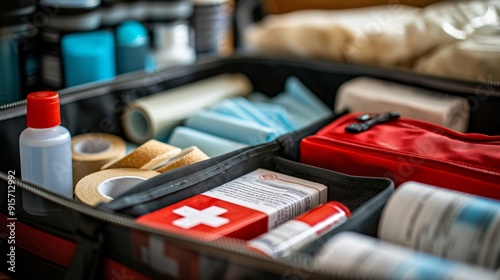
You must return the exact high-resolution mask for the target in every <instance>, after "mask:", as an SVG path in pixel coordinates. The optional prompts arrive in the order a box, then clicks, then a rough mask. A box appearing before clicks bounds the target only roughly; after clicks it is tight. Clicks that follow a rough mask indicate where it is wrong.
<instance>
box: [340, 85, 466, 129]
mask: <svg viewBox="0 0 500 280" xmlns="http://www.w3.org/2000/svg"><path fill="white" fill-rule="evenodd" d="M345 109H347V110H350V111H351V112H364V113H383V112H387V111H395V112H398V113H400V114H401V116H403V117H406V118H414V119H419V120H422V121H427V122H431V123H434V124H437V125H441V126H444V127H448V128H450V129H453V130H456V131H459V132H465V131H467V128H468V125H469V103H468V101H467V98H464V97H458V96H452V95H447V94H443V93H440V92H436V91H430V90H425V89H421V88H417V87H411V86H407V85H403V84H399V83H394V82H389V81H384V80H378V79H373V78H369V77H358V78H354V79H352V80H350V81H348V82H346V83H344V84H343V85H342V86H340V88H339V90H338V92H337V97H336V99H335V111H337V112H341V111H343V110H345Z"/></svg>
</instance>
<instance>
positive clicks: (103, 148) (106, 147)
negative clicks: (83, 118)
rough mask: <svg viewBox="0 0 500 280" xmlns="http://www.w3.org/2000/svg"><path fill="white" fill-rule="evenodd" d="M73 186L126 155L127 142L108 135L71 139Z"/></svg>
mask: <svg viewBox="0 0 500 280" xmlns="http://www.w3.org/2000/svg"><path fill="white" fill-rule="evenodd" d="M71 146H72V152H71V154H72V162H73V186H76V184H77V183H78V181H80V179H82V178H83V177H85V176H87V175H89V174H91V173H94V172H97V171H99V170H100V169H101V166H103V165H104V164H106V163H108V162H110V161H113V160H116V159H118V158H120V157H123V156H124V155H125V150H126V149H125V146H126V145H125V141H124V140H123V139H122V138H120V137H118V136H115V135H112V134H106V133H86V134H80V135H76V136H74V137H73V138H72V139H71Z"/></svg>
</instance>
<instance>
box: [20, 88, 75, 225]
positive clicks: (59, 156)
mask: <svg viewBox="0 0 500 280" xmlns="http://www.w3.org/2000/svg"><path fill="white" fill-rule="evenodd" d="M26 119H27V122H26V123H27V126H28V128H26V129H25V130H24V131H23V132H22V133H21V135H20V137H19V148H20V155H21V178H22V179H23V180H24V181H27V182H31V183H33V184H36V185H38V186H40V187H43V188H45V189H47V190H49V191H51V192H53V193H56V194H59V195H61V196H63V197H66V198H69V199H72V198H73V171H72V163H71V134H70V133H69V131H68V130H67V129H66V128H65V127H63V126H61V125H60V124H61V118H60V106H59V95H58V94H57V93H56V92H51V91H41V92H34V93H30V94H28V97H27V117H26ZM23 208H24V210H25V211H27V212H29V213H31V214H36V215H45V214H48V213H49V212H50V210H51V209H49V205H46V204H45V203H44V201H43V200H42V199H41V198H39V197H36V196H35V195H33V194H31V193H29V192H23Z"/></svg>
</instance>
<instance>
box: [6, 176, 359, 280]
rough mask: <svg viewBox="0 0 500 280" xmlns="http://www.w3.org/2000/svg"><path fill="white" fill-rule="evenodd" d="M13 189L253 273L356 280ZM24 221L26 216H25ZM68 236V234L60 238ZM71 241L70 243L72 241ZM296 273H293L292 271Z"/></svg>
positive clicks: (230, 242)
mask: <svg viewBox="0 0 500 280" xmlns="http://www.w3.org/2000/svg"><path fill="white" fill-rule="evenodd" d="M0 179H1V180H3V181H5V182H7V181H8V180H9V179H8V175H7V174H6V173H4V172H2V171H0ZM14 185H15V186H16V187H18V188H20V189H22V190H26V191H29V192H31V193H33V194H35V195H37V196H40V197H42V198H44V199H47V200H49V201H52V202H54V203H57V204H59V205H61V206H64V207H66V208H68V209H71V210H74V211H77V212H79V213H81V214H84V215H86V216H89V217H91V218H93V219H97V220H99V221H103V222H106V223H112V224H115V225H117V226H121V227H124V228H127V229H129V230H138V231H142V232H145V233H148V234H154V235H158V236H161V237H164V238H166V239H165V240H171V241H175V242H176V243H177V242H178V243H177V244H179V245H182V246H183V247H184V248H186V249H188V250H189V249H190V248H191V250H194V251H195V252H197V253H198V254H205V252H206V253H209V254H212V256H215V257H217V256H220V258H221V259H222V260H224V261H227V262H230V260H232V259H237V260H239V261H241V260H244V261H245V262H244V263H245V264H248V265H249V266H250V267H251V268H252V269H259V268H268V269H269V270H262V271H265V272H272V273H282V272H283V271H285V270H286V271H291V269H295V270H298V271H299V272H302V273H307V274H308V276H312V279H331V277H334V278H338V279H355V278H353V276H351V275H347V274H345V273H335V274H332V273H328V275H326V274H322V273H320V272H318V271H313V270H312V269H310V265H311V259H310V258H308V257H304V256H295V257H294V258H291V259H281V260H280V259H270V258H269V257H265V256H262V255H260V254H257V253H253V252H252V251H250V250H247V249H246V247H245V241H242V240H236V239H231V238H222V239H219V240H215V241H212V242H206V241H200V238H199V237H200V236H201V235H199V234H196V233H192V234H186V235H185V236H181V235H176V234H173V233H169V232H166V231H162V230H159V229H154V228H150V227H147V226H144V225H141V224H138V223H136V222H135V220H134V219H133V218H130V217H127V216H123V215H117V214H114V213H109V212H105V211H102V210H99V209H96V208H93V207H90V206H87V205H84V204H80V203H77V202H74V201H72V200H69V199H65V198H62V197H59V196H57V195H54V194H52V193H49V192H46V191H45V190H42V189H40V188H39V187H37V186H35V185H33V184H31V183H29V182H25V181H22V180H20V179H19V178H16V179H15V180H14ZM22 217H23V218H24V216H22ZM26 220H27V221H30V220H31V221H30V222H31V223H33V224H34V225H35V226H36V227H38V228H41V229H44V228H47V227H46V226H41V225H39V223H38V222H36V221H33V220H32V219H26ZM51 231H54V229H52V228H50V230H47V232H49V233H50V232H51ZM60 236H67V234H64V235H60ZM69 240H71V239H69ZM292 272H293V271H292Z"/></svg>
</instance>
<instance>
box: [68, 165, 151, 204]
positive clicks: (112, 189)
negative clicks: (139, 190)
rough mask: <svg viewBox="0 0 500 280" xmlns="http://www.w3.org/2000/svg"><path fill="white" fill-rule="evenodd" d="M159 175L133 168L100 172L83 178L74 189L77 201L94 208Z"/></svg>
mask: <svg viewBox="0 0 500 280" xmlns="http://www.w3.org/2000/svg"><path fill="white" fill-rule="evenodd" d="M159 174H160V173H158V172H155V171H151V170H140V169H134V168H116V169H109V170H101V171H98V172H95V173H92V174H90V175H87V176H85V177H83V178H82V179H81V180H80V181H79V182H78V184H76V187H75V197H76V199H77V201H80V202H82V203H85V204H88V205H91V206H95V205H97V204H99V203H102V202H109V201H111V200H113V199H114V198H116V197H118V196H119V195H121V194H123V193H125V192H126V191H128V190H130V189H131V188H133V187H135V186H136V185H137V184H139V183H141V182H143V181H145V180H147V179H149V178H152V177H154V176H156V175H159Z"/></svg>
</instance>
